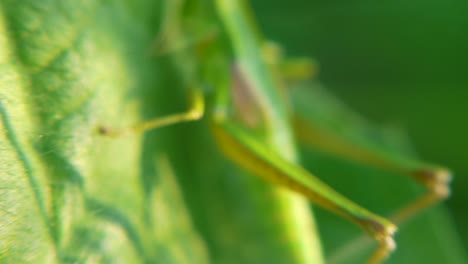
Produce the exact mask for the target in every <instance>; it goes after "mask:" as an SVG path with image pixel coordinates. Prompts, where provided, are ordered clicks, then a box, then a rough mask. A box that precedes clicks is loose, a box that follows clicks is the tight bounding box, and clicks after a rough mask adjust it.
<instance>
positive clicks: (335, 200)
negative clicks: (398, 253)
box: [213, 120, 397, 263]
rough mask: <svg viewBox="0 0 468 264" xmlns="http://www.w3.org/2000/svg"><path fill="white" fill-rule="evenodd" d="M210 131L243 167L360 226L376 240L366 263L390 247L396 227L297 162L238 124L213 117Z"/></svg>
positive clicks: (375, 260) (385, 253) (381, 257)
mask: <svg viewBox="0 0 468 264" xmlns="http://www.w3.org/2000/svg"><path fill="white" fill-rule="evenodd" d="M213 130H214V134H215V136H216V139H217V141H218V144H219V145H220V147H221V149H222V150H223V151H224V152H225V154H226V155H227V156H228V157H229V158H230V159H232V160H233V161H234V162H236V163H238V164H239V165H240V166H241V167H243V168H244V169H246V170H248V171H249V172H252V173H254V174H255V175H258V176H260V177H262V178H264V179H266V180H268V181H270V182H272V183H274V184H277V185H281V186H284V187H286V188H288V189H290V190H293V191H296V192H298V193H301V194H302V195H304V196H306V197H307V198H309V199H310V200H311V201H313V202H314V203H316V204H318V205H319V206H321V207H324V208H326V209H328V210H330V211H332V212H334V213H336V214H337V215H339V216H341V217H344V218H347V219H349V220H350V221H352V222H354V223H355V224H357V225H359V226H360V227H361V228H363V229H364V230H365V231H366V232H367V233H368V234H369V235H370V236H372V237H373V238H374V239H375V240H376V241H377V242H378V243H379V248H378V249H377V250H376V251H375V253H374V254H373V256H372V257H371V259H370V260H369V263H380V262H381V261H383V260H384V259H386V258H387V256H388V255H389V254H390V253H391V252H392V251H393V250H394V248H395V242H394V240H393V234H394V232H395V231H396V229H397V228H396V226H395V225H394V224H392V223H391V222H390V221H388V220H386V219H384V218H382V217H380V216H378V215H375V214H373V213H371V212H369V211H367V210H366V209H364V208H362V207H360V206H359V205H357V204H355V203H353V202H352V201H350V200H349V199H347V198H345V197H344V196H342V195H341V194H339V193H337V192H336V191H335V190H333V189H332V188H330V187H329V186H327V185H326V184H325V183H323V182H322V181H320V180H319V179H318V178H316V177H315V176H314V175H312V174H311V173H309V172H307V171H306V170H305V169H303V168H302V167H300V166H299V165H296V164H294V163H291V162H288V161H286V160H284V159H283V158H282V157H280V155H278V154H276V153H275V152H274V151H272V150H271V149H270V148H269V147H268V146H267V145H266V144H263V143H262V141H261V140H259V139H257V138H256V137H255V136H253V135H252V134H250V133H249V132H247V131H246V130H245V129H243V128H242V127H241V126H239V125H236V124H234V123H231V122H227V121H225V120H224V121H223V120H215V121H214V123H213Z"/></svg>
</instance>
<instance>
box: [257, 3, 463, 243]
mask: <svg viewBox="0 0 468 264" xmlns="http://www.w3.org/2000/svg"><path fill="white" fill-rule="evenodd" d="M252 4H253V6H254V9H255V12H256V15H257V18H258V20H259V23H260V26H261V28H262V30H263V32H264V33H265V35H266V36H267V38H268V39H272V40H274V41H278V42H280V43H281V44H282V45H283V47H284V48H285V49H286V51H287V53H288V55H293V56H297V55H300V56H303V55H306V56H310V57H312V58H314V59H316V60H317V61H318V63H319V65H320V73H319V76H318V78H319V79H320V80H321V81H322V82H323V83H324V85H325V86H326V87H327V89H329V90H331V91H333V92H334V94H335V95H336V96H337V97H339V98H340V99H342V100H343V101H345V102H346V103H347V104H348V105H349V106H351V107H352V108H354V109H356V110H357V111H358V112H359V113H361V114H362V115H364V116H366V117H367V118H368V119H370V120H371V121H373V122H374V123H377V124H392V125H397V126H399V127H402V128H404V129H405V131H406V132H407V133H408V135H409V137H410V139H411V141H412V143H413V145H414V147H415V149H416V150H417V151H418V153H419V154H420V156H422V157H424V159H425V160H429V161H433V162H435V163H439V164H444V165H446V166H447V167H449V168H451V169H452V170H453V171H454V173H455V180H454V182H453V185H452V186H453V194H452V197H451V198H450V200H448V201H447V204H448V206H449V208H450V210H451V213H452V216H453V219H454V221H455V222H456V224H457V230H458V232H459V233H460V236H461V238H462V239H463V240H464V245H465V248H466V245H467V244H468V226H467V225H466V221H468V214H467V210H466V205H465V202H467V201H468V192H467V191H466V190H467V188H468V187H467V186H468V166H467V159H468V139H467V135H468V122H467V120H468V118H467V114H468V88H467V87H468V51H467V47H468V16H467V14H468V13H467V12H468V2H466V1H462V0H447V1H434V0H425V1H422V0H412V1H406V0H405V1H403V0H399V1H395V0H393V1H390V0H384V1H366V0H357V1H349V0H348V1H325V0H322V1H320V0H289V1H286V2H285V1H280V0H257V1H252Z"/></svg>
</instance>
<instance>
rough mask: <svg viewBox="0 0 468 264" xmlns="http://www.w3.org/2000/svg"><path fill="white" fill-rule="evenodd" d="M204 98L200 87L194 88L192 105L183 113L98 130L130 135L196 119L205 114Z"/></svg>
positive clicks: (107, 134) (116, 135) (114, 135)
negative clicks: (122, 126) (123, 127)
mask: <svg viewBox="0 0 468 264" xmlns="http://www.w3.org/2000/svg"><path fill="white" fill-rule="evenodd" d="M204 108H205V105H204V98H203V94H202V92H201V91H200V90H199V89H193V94H192V95H191V105H190V108H189V109H188V111H186V112H183V113H176V114H172V115H168V116H164V117H158V118H155V119H152V120H148V121H145V122H143V123H139V124H137V125H134V126H132V127H130V128H127V129H121V130H114V129H111V128H108V127H105V126H101V127H99V128H98V132H99V133H100V134H102V135H106V136H111V137H119V136H123V135H128V134H132V133H138V132H143V131H146V130H152V129H156V128H160V127H164V126H168V125H172V124H177V123H182V122H190V121H196V120H199V119H201V118H202V117H203V114H204Z"/></svg>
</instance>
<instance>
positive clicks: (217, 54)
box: [100, 0, 450, 263]
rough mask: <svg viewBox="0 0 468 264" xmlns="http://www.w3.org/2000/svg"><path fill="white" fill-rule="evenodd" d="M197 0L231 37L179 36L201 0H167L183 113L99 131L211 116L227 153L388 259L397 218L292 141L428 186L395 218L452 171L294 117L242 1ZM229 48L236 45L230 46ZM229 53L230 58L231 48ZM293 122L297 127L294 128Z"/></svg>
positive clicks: (445, 191)
mask: <svg viewBox="0 0 468 264" xmlns="http://www.w3.org/2000/svg"><path fill="white" fill-rule="evenodd" d="M199 2H203V3H205V4H207V5H210V6H211V7H212V9H213V10H214V13H215V14H216V15H217V18H211V19H212V21H217V19H219V24H220V25H221V26H220V32H219V34H220V35H221V39H223V38H224V39H225V40H226V41H225V42H226V43H227V44H226V43H223V42H222V41H216V43H208V44H207V45H198V44H200V43H202V44H206V43H203V41H202V40H203V38H199V37H194V38H193V41H190V39H189V38H187V37H184V36H181V35H183V32H182V31H181V27H183V26H181V25H179V24H178V23H179V21H180V20H181V16H182V12H183V11H182V10H183V9H184V5H188V4H192V5H194V4H196V3H195V2H193V1H191V2H190V3H188V2H187V3H184V2H183V1H182V0H180V1H174V0H170V1H167V2H166V9H165V14H164V15H165V17H166V18H165V20H164V21H163V25H162V32H163V34H162V36H163V37H164V39H162V41H166V42H167V43H165V45H162V46H165V47H166V50H164V49H163V50H162V51H161V50H160V51H159V52H160V53H169V54H171V56H172V58H173V60H174V61H175V63H176V64H177V65H179V66H180V71H181V72H182V73H183V74H182V75H183V76H184V78H185V79H184V82H185V83H186V84H187V87H190V90H189V93H190V94H191V102H192V104H191V107H190V109H189V110H188V111H187V112H185V113H179V114H174V115H170V116H166V117H162V118H157V119H154V120H150V121H148V122H145V123H142V124H139V125H137V126H135V127H132V128H130V129H128V130H122V131H117V130H115V131H114V130H111V129H108V128H107V127H101V128H100V132H101V133H102V134H106V135H110V136H118V135H122V134H125V133H133V132H136V131H137V132H138V131H145V130H150V129H155V128H159V127H162V126H167V125H170V124H175V123H181V122H188V121H195V120H199V119H201V118H203V117H204V116H207V118H209V119H210V120H211V127H212V131H213V134H214V136H215V138H216V140H217V142H218V145H219V147H220V149H221V150H222V151H223V152H224V153H225V154H226V156H227V157H228V158H229V159H231V160H232V161H233V162H235V163H236V164H238V165H239V166H240V167H242V168H244V169H245V170H247V171H248V172H251V173H253V174H255V175H258V176H260V177H262V178H264V179H265V180H267V181H270V182H271V183H274V184H276V185H280V186H282V187H284V188H287V189H290V190H292V191H294V192H297V193H300V194H302V195H303V196H304V197H306V198H308V199H309V200H311V201H312V202H314V203H315V204H317V205H319V206H321V207H323V208H325V209H328V210H330V211H332V212H334V213H336V214H337V215H339V216H341V217H344V218H346V219H348V220H350V221H351V222H353V223H355V224H356V225H358V226H360V227H361V228H362V229H363V230H364V231H365V232H367V233H368V234H369V236H371V237H372V238H374V239H375V240H376V241H377V242H378V245H379V246H378V248H377V250H376V251H375V252H374V254H373V255H372V256H371V257H370V258H369V260H368V263H381V262H382V261H384V260H385V259H386V258H387V257H388V256H389V254H390V253H391V252H392V251H393V250H394V249H395V246H396V245H395V242H394V239H393V235H394V233H395V231H396V230H397V227H396V225H395V224H393V222H392V221H390V220H387V219H385V218H383V217H380V216H378V215H376V214H374V213H372V212H370V211H368V210H366V209H364V208H363V207H361V206H359V205H357V204H355V203H354V202H352V201H351V200H349V199H347V198H346V197H344V196H343V195H341V194H339V193H338V192H336V191H335V190H333V189H332V188H331V187H329V186H327V185H326V184H325V183H323V182H322V181H320V180H319V179H318V178H317V177H316V176H314V175H313V174H312V173H311V172H308V171H306V170H305V169H304V168H302V167H301V166H300V165H299V164H298V163H297V157H296V156H297V154H296V150H295V148H294V141H295V140H296V139H299V140H300V141H303V142H305V143H306V144H307V145H311V146H313V147H315V148H319V149H322V150H324V151H326V152H329V153H332V154H334V155H337V156H341V157H345V158H347V159H351V160H355V161H358V162H362V163H365V164H369V165H372V166H375V167H379V168H384V169H387V170H390V171H393V172H397V173H399V174H402V175H406V176H409V177H411V178H413V179H415V180H416V181H417V182H419V183H421V184H422V185H423V186H425V187H426V188H427V190H428V193H427V194H426V195H425V196H423V197H422V198H420V199H418V200H416V201H414V202H413V203H411V204H409V205H408V206H407V207H405V208H403V209H402V210H401V211H400V213H398V214H397V215H396V216H394V217H393V221H394V222H401V221H403V220H405V219H407V218H408V217H410V216H412V215H413V214H415V213H416V212H418V211H420V210H422V209H423V208H426V207H428V206H430V205H432V204H434V203H436V202H438V201H440V200H442V199H445V198H446V197H447V196H448V195H449V188H448V183H449V181H450V173H449V171H448V170H446V169H444V168H441V167H438V166H432V165H428V164H425V163H422V162H419V161H413V160H407V159H403V158H399V157H397V156H394V155H390V154H387V153H385V152H382V151H380V150H378V149H376V148H375V147H373V146H369V145H366V144H359V143H356V142H354V141H352V140H350V139H349V138H346V135H342V134H339V133H335V132H334V131H333V130H327V129H326V128H322V127H320V126H319V125H317V122H316V121H314V119H313V118H312V117H310V116H308V114H307V110H302V111H301V110H300V109H298V110H299V113H298V114H297V115H296V117H295V118H292V114H291V113H290V109H289V108H288V104H287V102H286V96H285V95H284V93H285V90H284V89H283V88H281V84H280V82H279V80H278V78H277V76H278V74H276V72H277V71H275V70H277V69H278V67H276V66H277V65H275V63H271V61H270V63H269V62H267V59H266V57H265V56H264V53H262V45H263V43H262V41H261V39H260V37H259V35H258V33H257V31H256V28H255V27H254V26H253V22H252V21H251V18H252V17H251V15H250V13H249V12H248V10H247V7H246V4H245V3H244V1H238V0H212V1H199ZM177 39H189V41H188V42H187V43H188V44H187V43H185V44H182V45H180V46H179V47H176V46H172V47H171V45H172V44H173V43H174V41H175V40H177ZM175 42H177V41H175ZM191 42H194V43H195V44H193V43H191ZM179 43H180V42H179ZM197 43H198V44H197ZM185 46H198V47H199V48H200V49H198V50H195V52H198V53H201V54H202V55H203V56H201V57H202V58H203V61H204V62H203V65H205V67H206V69H201V68H199V67H198V66H197V65H199V64H197V63H195V62H191V61H190V60H189V59H187V58H189V57H190V56H189V55H188V53H183V51H184V50H185V48H186V47H185ZM159 47H161V46H159ZM231 49H232V51H230V52H226V50H231ZM181 50H182V51H181ZM229 53H231V54H232V57H229V56H227V55H226V54H229ZM273 57H274V56H273ZM200 60H201V59H200ZM232 61H234V64H233V63H232ZM273 61H275V59H273ZM279 75H281V74H279ZM203 84H209V85H210V86H211V87H213V89H212V91H211V93H213V94H214V95H213V96H210V92H209V91H207V89H205V90H204V89H202V88H201V87H202V86H203ZM205 102H207V104H206V107H205ZM205 108H206V111H205ZM293 123H294V127H295V131H293V129H292V124H293ZM295 137H296V138H295Z"/></svg>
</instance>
